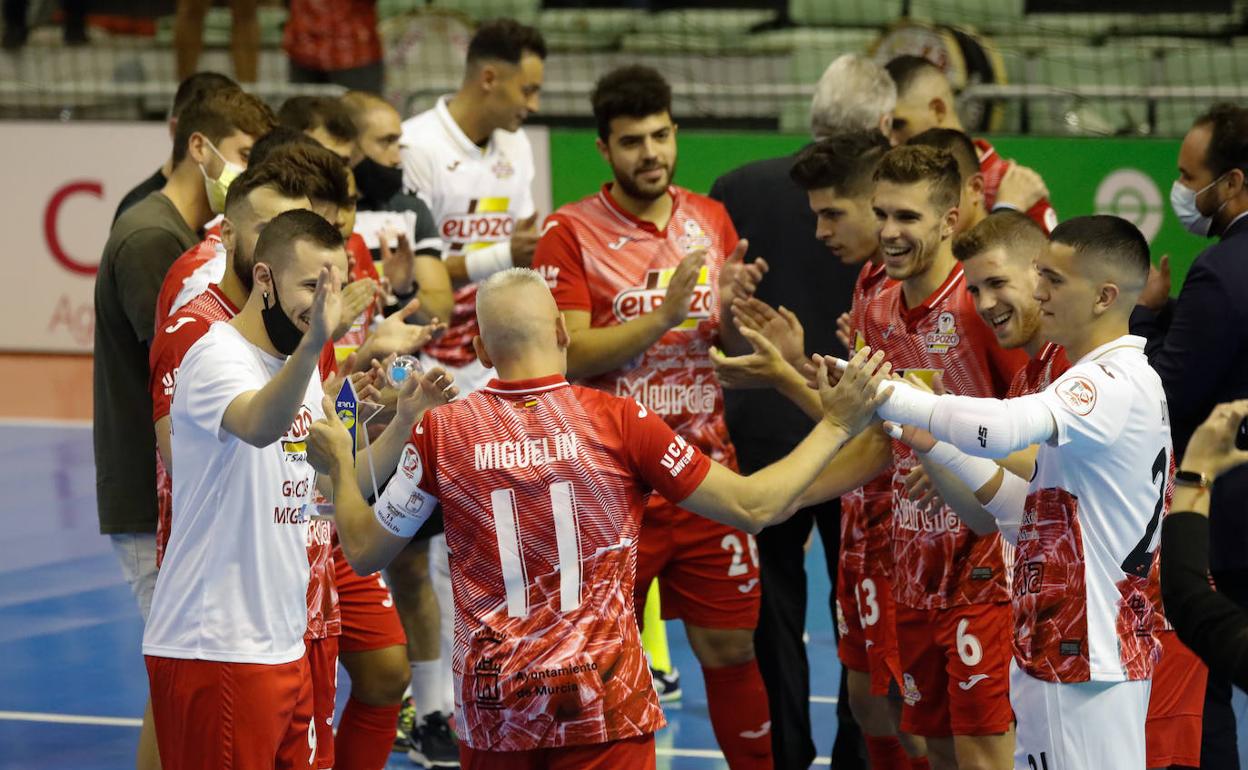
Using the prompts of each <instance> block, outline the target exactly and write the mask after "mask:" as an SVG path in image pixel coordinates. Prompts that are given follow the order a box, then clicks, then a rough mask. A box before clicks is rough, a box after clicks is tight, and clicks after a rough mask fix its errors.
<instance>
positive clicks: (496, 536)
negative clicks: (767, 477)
mask: <svg viewBox="0 0 1248 770" xmlns="http://www.w3.org/2000/svg"><path fill="white" fill-rule="evenodd" d="M709 468H710V461H709V459H707V457H706V456H705V455H704V454H703V453H702V452H701V451H699V450H698V448H697V447H696V446H694V445H693V444H690V443H687V442H686V441H685V440H684V439H683V438H681V437H680V436H679V435H678V434H676V433H674V432H673V431H672V429H671V428H670V427H668V426H667V424H665V423H664V421H663V420H662V419H660V417H659V416H658V415H656V414H655V413H654V412H653V411H651V410H649V409H647V408H646V407H645V406H643V405H639V404H638V403H637V402H636V401H633V400H631V399H625V398H618V397H615V396H612V395H609V394H606V393H602V392H600V391H597V390H592V389H589V388H581V387H575V386H571V385H569V384H568V383H567V382H566V381H565V380H564V379H563V378H562V377H559V376H552V377H546V378H542V379H537V380H528V381H523V382H500V381H497V380H495V381H492V382H491V383H489V385H487V387H486V388H484V389H482V390H479V391H477V392H476V393H474V394H472V395H471V396H469V397H468V398H466V399H464V400H461V401H456V402H454V403H452V404H449V405H447V406H444V407H439V408H438V409H435V410H432V411H430V412H429V413H428V414H427V415H426V416H425V417H424V419H423V420H422V421H421V422H420V423H419V424H418V425H417V426H416V428H415V429H414V430H413V433H412V443H411V444H410V445H409V446H408V447H407V448H406V449H405V450H404V455H403V457H402V459H401V461H400V468H399V472H398V473H397V474H396V475H395V477H394V479H393V480H392V481H391V483H390V484H389V485H388V486H387V488H386V490H385V492H384V493H383V495H382V499H381V500H380V501H378V507H379V510H384V508H383V506H389V505H393V506H396V507H401V508H402V507H406V508H407V509H408V510H410V509H412V508H413V507H417V508H418V507H419V504H418V500H417V498H418V497H419V496H420V495H423V494H429V495H433V496H436V497H438V498H439V499H440V500H441V502H442V508H443V512H444V513H443V515H444V518H445V521H446V539H447V545H448V547H449V549H450V552H451V554H452V559H451V571H452V577H453V580H454V584H455V588H456V590H455V653H454V666H453V668H454V672H455V682H456V686H455V691H456V722H457V727H458V731H459V733H460V737H461V739H462V740H463V741H464V742H465V743H466V744H467V745H468V746H469V747H471V748H472V749H475V750H477V751H507V752H515V751H534V750H542V749H550V748H557V747H566V746H578V745H585V744H594V743H608V742H612V741H620V740H624V739H630V738H634V737H636V736H642V735H647V734H650V733H653V732H654V731H655V730H657V729H659V728H660V727H662V726H663V723H664V722H663V715H662V712H661V710H660V708H659V703H658V698H657V696H656V694H655V692H654V688H653V685H652V683H651V680H650V671H649V667H648V665H647V663H646V658H645V654H644V652H643V651H642V648H641V640H640V635H639V633H638V631H637V624H636V622H635V620H634V617H633V592H634V575H635V571H636V561H637V537H638V534H639V532H640V529H641V521H642V515H643V511H644V510H645V505H646V499H647V498H648V497H649V495H650V492H651V490H654V491H657V492H658V493H659V494H661V495H664V496H665V497H668V498H671V499H673V500H683V499H684V498H685V497H687V496H688V495H689V494H691V493H692V492H693V490H694V489H696V488H697V486H698V485H699V484H700V483H701V482H702V480H703V479H704V478H705V476H706V474H707V472H708V471H709ZM417 485H418V486H419V489H417Z"/></svg>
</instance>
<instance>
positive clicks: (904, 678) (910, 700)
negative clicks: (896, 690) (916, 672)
mask: <svg viewBox="0 0 1248 770" xmlns="http://www.w3.org/2000/svg"><path fill="white" fill-rule="evenodd" d="M901 697H902V698H904V699H905V701H906V705H907V706H913V705H914V704H916V703H918V702H919V701H921V700H923V694H922V693H921V692H919V686H918V685H916V684H915V683H914V677H912V676H910V675H909V674H902V675H901Z"/></svg>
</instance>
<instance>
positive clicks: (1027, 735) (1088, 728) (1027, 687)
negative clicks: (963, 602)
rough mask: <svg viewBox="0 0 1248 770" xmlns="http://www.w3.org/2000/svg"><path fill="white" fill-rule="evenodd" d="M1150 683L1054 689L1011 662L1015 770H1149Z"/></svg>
mask: <svg viewBox="0 0 1248 770" xmlns="http://www.w3.org/2000/svg"><path fill="white" fill-rule="evenodd" d="M1151 684H1152V683H1151V682H1149V681H1148V680H1143V681H1137V682H1079V683H1077V684H1055V683H1053V682H1044V681H1041V680H1039V679H1036V678H1034V677H1032V676H1030V675H1028V674H1025V673H1023V671H1022V670H1021V669H1019V667H1018V662H1017V661H1014V660H1011V661H1010V705H1011V706H1013V707H1014V717H1015V719H1017V720H1018V726H1017V728H1016V742H1015V744H1014V768H1015V770H1145V768H1146V765H1145V761H1144V746H1145V744H1144V720H1145V719H1146V718H1147V716H1148V694H1149V690H1150V687H1151Z"/></svg>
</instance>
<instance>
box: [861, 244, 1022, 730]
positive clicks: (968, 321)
mask: <svg viewBox="0 0 1248 770" xmlns="http://www.w3.org/2000/svg"><path fill="white" fill-rule="evenodd" d="M862 333H863V337H864V339H865V341H866V343H867V344H868V345H870V346H871V348H872V349H875V350H884V351H886V353H887V354H888V360H889V361H890V362H891V363H892V365H893V367H894V369H895V370H899V371H902V372H913V373H915V374H917V375H919V376H920V377H922V378H924V379H928V380H929V381H930V380H931V379H932V378H934V377H935V376H936V375H940V377H941V379H942V381H943V382H944V385H945V388H946V389H947V390H948V391H949V392H951V393H954V394H957V395H965V396H1003V395H1005V392H1006V389H1007V388H1008V387H1009V384H1010V382H1011V381H1012V380H1013V379H1014V375H1015V373H1016V372H1018V370H1019V369H1021V368H1022V367H1023V365H1024V364H1025V363H1026V360H1027V356H1026V354H1025V353H1024V352H1023V351H1021V350H1019V351H1006V350H1002V348H1001V347H1000V345H998V344H997V341H996V337H995V336H994V335H993V333H992V330H991V329H989V328H988V326H987V325H986V324H985V323H984V322H983V320H982V319H981V318H980V317H979V314H978V313H976V311H975V306H974V301H973V299H972V298H971V295H970V293H969V292H968V291H967V289H966V278H965V277H964V275H963V273H962V266H961V264H957V265H955V266H954V268H953V270H952V271H951V272H950V273H949V276H948V277H947V278H946V279H945V281H944V282H943V283H942V284H941V285H940V286H939V287H938V288H937V289H936V290H935V291H934V292H933V293H932V295H931V296H929V297H927V298H926V299H924V300H923V301H922V302H921V303H919V304H918V305H916V306H915V307H913V308H909V307H907V306H906V302H905V296H904V294H903V292H902V285H901V284H899V283H898V284H893V285H891V286H889V287H887V288H885V289H884V290H882V291H881V292H880V293H879V294H878V295H877V296H876V297H875V299H874V300H872V301H871V302H870V304H869V305H868V306H867V311H866V317H865V319H864V321H863V329H862ZM918 464H919V462H918V458H917V457H916V456H915V455H914V452H913V451H912V450H911V449H910V448H909V447H907V446H905V445H904V444H902V443H901V442H897V441H894V442H893V556H894V567H893V569H894V573H893V574H894V580H893V596H894V598H895V599H896V601H897V609H896V613H897V643H898V649H899V652H900V659H901V670H902V683H901V684H902V687H901V690H902V695H903V697H904V706H903V708H902V724H901V727H902V730H904V731H906V732H909V733H913V734H916V735H924V736H933V737H940V736H948V735H951V734H953V735H989V734H997V733H1002V732H1005V731H1006V730H1008V729H1009V726H1010V724H1011V722H1012V721H1013V715H1012V714H1011V713H1010V706H1009V700H1008V685H1007V678H1008V666H1009V658H1010V649H1009V628H1010V626H1011V623H1012V620H1011V618H1010V608H1009V604H1008V601H1009V593H1008V590H1007V587H1006V580H1007V578H1006V574H1005V561H1004V550H1003V542H1002V540H1001V538H1000V536H999V535H995V534H994V535H991V536H986V537H980V536H977V535H975V534H974V533H973V532H971V530H970V528H968V527H966V526H965V525H963V524H962V521H961V519H959V518H958V516H957V514H955V513H954V512H953V511H951V510H949V509H948V508H941V509H940V510H938V511H936V512H934V513H932V512H925V511H921V510H919V508H918V506H917V505H916V504H915V503H914V502H913V501H911V500H910V499H909V498H908V497H907V496H906V493H905V489H904V486H903V483H904V481H905V477H906V475H907V474H909V472H910V471H911V469H913V468H914V467H916V466H917V465H918Z"/></svg>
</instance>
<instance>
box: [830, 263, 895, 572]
mask: <svg viewBox="0 0 1248 770" xmlns="http://www.w3.org/2000/svg"><path fill="white" fill-rule="evenodd" d="M893 283H894V281H893V280H892V279H891V278H889V277H888V273H887V272H885V270H884V265H882V264H876V263H874V262H870V261H868V262H865V263H863V265H862V269H861V270H860V271H858V280H857V281H855V282H854V295H853V297H854V298H853V304H852V305H851V306H850V310H849V316H850V319H851V325H852V327H853V329H854V350H860V349H861V348H862V347H863V346H864V345H865V344H866V342H865V340H864V339H863V336H862V331H861V330H862V328H863V322H864V320H865V318H866V311H867V305H868V304H869V303H870V302H871V300H872V299H874V298H875V296H876V295H877V294H879V293H880V292H881V291H883V290H884V289H885V288H886V287H887V286H890V285H892V284H893ZM841 564H842V565H843V566H844V568H845V569H846V570H847V571H850V572H856V573H857V574H860V575H864V574H872V575H885V576H891V575H892V574H893V471H892V469H891V468H889V469H888V470H885V471H884V472H883V473H881V474H880V475H879V476H877V477H875V478H874V479H872V480H871V481H868V482H867V483H866V484H864V485H863V486H861V487H859V488H858V489H855V490H854V491H852V492H850V493H849V494H846V495H842V496H841Z"/></svg>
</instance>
